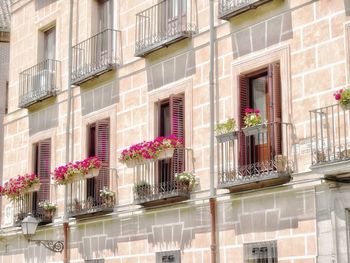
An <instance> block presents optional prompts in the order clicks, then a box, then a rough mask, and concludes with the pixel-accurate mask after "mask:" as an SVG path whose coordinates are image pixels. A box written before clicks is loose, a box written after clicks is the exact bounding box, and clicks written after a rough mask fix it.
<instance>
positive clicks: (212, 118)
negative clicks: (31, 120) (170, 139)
mask: <svg viewBox="0 0 350 263" xmlns="http://www.w3.org/2000/svg"><path fill="white" fill-rule="evenodd" d="M209 1H210V72H209V97H210V199H209V203H210V214H211V246H210V250H211V263H216V250H217V249H216V198H215V195H216V192H215V186H214V176H215V173H214V172H215V171H214V122H215V115H214V114H215V112H214V110H215V108H214V106H215V105H214V103H215V101H214V96H215V92H214V89H215V83H214V59H215V57H214V51H215V28H214V0H209Z"/></svg>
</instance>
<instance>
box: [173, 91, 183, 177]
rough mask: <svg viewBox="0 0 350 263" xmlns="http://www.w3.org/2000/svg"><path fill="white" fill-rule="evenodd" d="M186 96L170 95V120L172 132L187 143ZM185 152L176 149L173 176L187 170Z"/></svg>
mask: <svg viewBox="0 0 350 263" xmlns="http://www.w3.org/2000/svg"><path fill="white" fill-rule="evenodd" d="M184 118H185V98H184V95H183V94H181V95H171V96H170V121H171V134H172V135H175V136H176V137H177V138H181V139H182V140H183V143H184V145H185V119H184ZM184 164H185V152H184V150H183V149H179V150H176V151H175V153H174V157H173V159H172V167H171V176H174V174H175V173H181V172H183V171H184V170H185V167H184Z"/></svg>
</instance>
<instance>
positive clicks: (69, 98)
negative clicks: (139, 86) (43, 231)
mask: <svg viewBox="0 0 350 263" xmlns="http://www.w3.org/2000/svg"><path fill="white" fill-rule="evenodd" d="M72 38H73V0H70V5H69V32H68V86H67V93H68V96H67V126H66V163H69V159H70V158H69V144H70V142H69V141H70V123H71V111H72V110H71V108H72ZM68 231H69V219H68V185H67V184H65V186H64V217H63V233H64V263H68V262H69V259H68Z"/></svg>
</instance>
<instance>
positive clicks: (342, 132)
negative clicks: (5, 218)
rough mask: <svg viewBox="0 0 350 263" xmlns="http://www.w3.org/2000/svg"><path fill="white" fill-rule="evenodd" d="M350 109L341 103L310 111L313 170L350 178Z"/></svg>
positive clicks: (346, 179) (336, 176)
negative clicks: (344, 107) (343, 106)
mask: <svg viewBox="0 0 350 263" xmlns="http://www.w3.org/2000/svg"><path fill="white" fill-rule="evenodd" d="M349 132H350V111H349V110H347V109H343V108H341V107H340V106H339V105H338V104H336V105H332V106H327V107H323V108H319V109H315V110H312V111H310V134H311V163H312V165H311V167H310V168H311V170H312V171H314V172H317V173H319V174H323V175H325V176H326V177H330V178H334V179H338V180H345V181H350V176H349V174H347V173H350V135H349Z"/></svg>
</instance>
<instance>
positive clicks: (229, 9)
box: [219, 0, 272, 20]
mask: <svg viewBox="0 0 350 263" xmlns="http://www.w3.org/2000/svg"><path fill="white" fill-rule="evenodd" d="M270 1H272V0H219V18H220V19H224V20H228V19H230V18H231V17H234V16H236V15H239V14H241V13H244V12H246V11H248V10H250V9H255V8H257V7H258V6H260V5H263V4H265V3H267V2H270Z"/></svg>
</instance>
